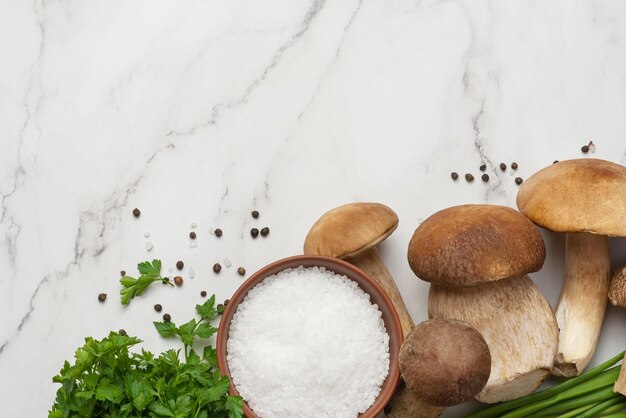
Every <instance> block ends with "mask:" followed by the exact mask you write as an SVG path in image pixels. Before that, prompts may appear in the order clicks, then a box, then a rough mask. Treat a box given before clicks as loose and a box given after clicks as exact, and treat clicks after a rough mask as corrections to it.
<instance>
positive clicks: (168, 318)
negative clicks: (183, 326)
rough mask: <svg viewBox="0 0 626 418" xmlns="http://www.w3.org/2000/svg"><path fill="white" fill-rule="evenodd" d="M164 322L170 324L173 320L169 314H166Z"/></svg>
mask: <svg viewBox="0 0 626 418" xmlns="http://www.w3.org/2000/svg"><path fill="white" fill-rule="evenodd" d="M163 320H164V321H165V322H170V321H171V320H172V316H171V315H170V314H168V313H166V314H165V315H163Z"/></svg>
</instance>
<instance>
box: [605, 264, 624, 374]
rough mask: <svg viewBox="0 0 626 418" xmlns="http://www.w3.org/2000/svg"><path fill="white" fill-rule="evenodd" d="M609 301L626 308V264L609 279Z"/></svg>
mask: <svg viewBox="0 0 626 418" xmlns="http://www.w3.org/2000/svg"><path fill="white" fill-rule="evenodd" d="M609 301H610V302H611V305H613V306H619V307H620V308H626V264H624V265H623V266H622V267H620V268H619V269H618V270H617V271H616V272H615V274H614V275H613V279H611V286H610V287H609ZM624 385H625V386H626V377H625V378H624Z"/></svg>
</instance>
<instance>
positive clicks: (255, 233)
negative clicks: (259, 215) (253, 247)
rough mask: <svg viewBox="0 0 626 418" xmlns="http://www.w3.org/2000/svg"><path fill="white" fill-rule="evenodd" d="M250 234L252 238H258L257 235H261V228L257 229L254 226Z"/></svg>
mask: <svg viewBox="0 0 626 418" xmlns="http://www.w3.org/2000/svg"><path fill="white" fill-rule="evenodd" d="M250 235H252V238H256V237H258V236H259V230H258V229H256V228H252V229H251V230H250Z"/></svg>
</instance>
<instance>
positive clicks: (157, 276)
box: [120, 260, 174, 305]
mask: <svg viewBox="0 0 626 418" xmlns="http://www.w3.org/2000/svg"><path fill="white" fill-rule="evenodd" d="M137 270H139V274H140V276H139V278H138V279H135V278H134V277H130V276H124V277H122V278H121V279H120V283H121V284H122V290H120V295H121V299H122V305H128V304H129V303H130V301H131V300H132V299H133V298H134V297H135V296H139V295H141V294H142V293H143V292H144V291H145V290H146V289H147V288H148V286H150V285H151V284H152V283H154V282H162V283H165V284H169V285H170V286H174V285H173V284H172V283H171V282H170V281H169V280H168V279H167V278H164V277H161V260H152V263H151V262H149V261H144V262H143V263H139V264H137Z"/></svg>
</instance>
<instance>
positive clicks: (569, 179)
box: [517, 158, 626, 376]
mask: <svg viewBox="0 0 626 418" xmlns="http://www.w3.org/2000/svg"><path fill="white" fill-rule="evenodd" d="M517 207H518V208H519V210H520V211H521V212H522V213H523V214H524V215H526V216H527V217H528V218H529V219H530V220H531V221H533V222H534V223H535V224H537V225H539V226H542V227H544V228H546V229H549V230H551V231H554V232H565V233H566V236H565V280H564V283H563V288H562V290H561V296H560V298H559V303H558V305H557V308H556V318H557V321H558V324H559V329H560V331H559V348H558V353H557V356H556V360H555V364H554V370H553V374H555V375H557V376H576V375H578V374H580V373H581V372H582V371H583V370H584V369H585V367H587V365H588V364H589V362H590V361H591V358H592V357H593V353H594V352H595V349H596V345H597V343H598V338H599V336H600V331H601V329H602V322H603V321H604V312H605V310H606V304H607V295H608V292H609V282H610V268H611V259H610V254H609V245H608V239H607V237H606V236H607V235H608V236H626V167H624V166H621V165H619V164H614V163H612V162H609V161H604V160H597V159H592V158H585V159H578V160H568V161H561V162H559V163H558V164H554V165H550V166H548V167H546V168H544V169H542V170H539V171H538V172H537V173H535V174H533V175H532V176H531V177H530V178H528V179H527V180H526V181H525V182H524V184H523V185H522V187H521V188H520V190H519V193H518V194H517Z"/></svg>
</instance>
